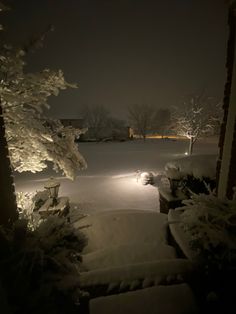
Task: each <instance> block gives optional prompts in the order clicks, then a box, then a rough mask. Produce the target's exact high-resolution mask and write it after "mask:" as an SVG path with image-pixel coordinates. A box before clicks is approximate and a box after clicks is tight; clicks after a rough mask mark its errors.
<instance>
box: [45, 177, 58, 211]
mask: <svg viewBox="0 0 236 314" xmlns="http://www.w3.org/2000/svg"><path fill="white" fill-rule="evenodd" d="M59 187H60V182H59V181H57V180H55V179H54V178H50V180H49V181H48V182H47V183H46V184H45V185H44V188H45V189H46V190H48V191H49V198H50V199H52V205H51V206H53V207H54V206H56V205H58V200H57V197H58V192H59Z"/></svg>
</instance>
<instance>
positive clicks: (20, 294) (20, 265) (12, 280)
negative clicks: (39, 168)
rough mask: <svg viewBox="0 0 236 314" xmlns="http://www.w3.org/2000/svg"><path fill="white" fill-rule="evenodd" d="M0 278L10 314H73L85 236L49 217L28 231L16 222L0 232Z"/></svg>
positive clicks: (75, 307)
mask: <svg viewBox="0 0 236 314" xmlns="http://www.w3.org/2000/svg"><path fill="white" fill-rule="evenodd" d="M0 245H1V252H0V265H1V266H0V278H1V283H2V287H3V289H4V291H5V294H6V295H7V299H8V302H9V307H10V308H11V310H12V313H76V312H78V306H77V305H78V304H79V302H80V297H81V296H83V295H84V292H83V291H81V290H80V288H79V273H80V252H81V251H82V249H83V247H84V246H85V245H86V239H85V236H84V235H83V234H82V233H81V232H78V231H76V230H74V229H73V227H72V225H70V224H69V223H68V222H67V221H66V219H65V218H60V217H57V216H52V217H49V218H48V219H47V220H46V221H43V222H42V223H41V224H40V226H39V227H38V228H37V229H36V230H34V231H31V230H29V229H27V224H25V223H24V221H23V220H19V221H18V223H17V224H16V226H15V228H14V229H11V230H6V229H3V228H1V229H0Z"/></svg>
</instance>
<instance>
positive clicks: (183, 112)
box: [173, 95, 221, 155]
mask: <svg viewBox="0 0 236 314" xmlns="http://www.w3.org/2000/svg"><path fill="white" fill-rule="evenodd" d="M220 119H221V106H220V103H217V102H216V101H215V100H214V99H213V98H212V97H206V96H205V95H200V96H199V95H194V96H192V97H190V98H188V99H187V101H185V102H184V103H183V105H182V106H181V107H178V108H175V110H174V112H173V128H174V129H175V130H176V132H177V134H178V135H180V136H183V137H187V138H188V139H189V151H188V152H189V155H191V154H192V152H193V146H194V144H195V143H196V141H197V139H198V138H199V137H200V136H203V135H207V134H211V133H213V131H214V129H215V126H216V125H217V124H218V123H219V120H220Z"/></svg>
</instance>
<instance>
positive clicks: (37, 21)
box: [4, 0, 227, 117]
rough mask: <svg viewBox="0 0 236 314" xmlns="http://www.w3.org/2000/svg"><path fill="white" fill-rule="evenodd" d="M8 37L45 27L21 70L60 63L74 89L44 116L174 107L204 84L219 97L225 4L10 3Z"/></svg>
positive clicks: (205, 0)
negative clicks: (94, 108) (89, 108)
mask: <svg viewBox="0 0 236 314" xmlns="http://www.w3.org/2000/svg"><path fill="white" fill-rule="evenodd" d="M9 2H10V3H11V7H12V10H11V11H10V12H9V13H8V14H6V17H5V18H4V23H5V25H6V26H7V36H8V39H9V40H11V41H14V42H15V43H17V42H18V43H22V42H24V41H25V40H27V38H29V37H30V35H32V34H34V33H38V32H40V31H41V30H43V29H45V28H46V26H47V25H48V24H50V23H52V24H54V26H55V31H54V32H52V33H50V34H49V36H48V37H47V39H46V41H45V46H44V48H43V49H40V50H39V51H37V52H36V53H34V54H32V55H31V56H30V57H29V58H28V69H30V70H32V71H35V70H40V69H43V68H45V67H48V68H52V69H59V68H61V69H62V70H63V71H64V74H65V77H66V79H67V80H68V81H70V82H77V83H78V84H79V88H78V89H77V90H70V91H65V92H62V93H61V94H60V95H59V96H58V97H56V98H54V99H53V98H51V99H50V104H51V105H52V108H51V111H50V112H51V114H52V115H53V116H57V117H78V112H79V107H80V106H81V105H86V104H91V105H93V104H103V105H105V106H107V107H108V108H109V109H110V110H111V111H112V112H114V113H115V114H119V115H120V116H122V117H125V115H126V111H125V108H126V107H127V105H129V104H133V103H148V104H152V105H155V106H157V107H170V106H172V105H175V104H179V103H180V102H181V101H182V99H183V97H184V96H186V95H188V94H191V93H195V92H199V91H202V90H203V89H205V91H206V93H207V94H208V95H210V96H217V97H222V94H223V88H224V81H225V54H226V44H227V8H226V4H225V1H224V0H162V1H161V0H153V1H151V0H34V1H33V0H11V1H9Z"/></svg>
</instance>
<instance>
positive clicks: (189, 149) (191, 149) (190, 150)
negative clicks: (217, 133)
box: [188, 136, 194, 156]
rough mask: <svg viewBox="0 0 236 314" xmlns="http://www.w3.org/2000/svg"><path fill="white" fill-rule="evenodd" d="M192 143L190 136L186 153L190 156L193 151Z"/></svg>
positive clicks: (192, 139)
mask: <svg viewBox="0 0 236 314" xmlns="http://www.w3.org/2000/svg"><path fill="white" fill-rule="evenodd" d="M193 144H194V138H193V137H192V136H191V137H190V139H189V147H188V154H189V155H190V156H191V155H192V153H193Z"/></svg>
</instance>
